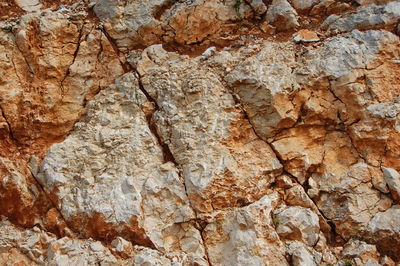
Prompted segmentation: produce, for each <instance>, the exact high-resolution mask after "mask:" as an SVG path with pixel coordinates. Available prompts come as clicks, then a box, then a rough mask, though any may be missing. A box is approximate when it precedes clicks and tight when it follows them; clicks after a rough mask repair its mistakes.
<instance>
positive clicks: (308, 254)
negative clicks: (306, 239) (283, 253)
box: [287, 241, 321, 266]
mask: <svg viewBox="0 0 400 266" xmlns="http://www.w3.org/2000/svg"><path fill="white" fill-rule="evenodd" d="M287 253H288V254H289V255H290V256H291V258H292V263H293V265H296V266H300V265H312V266H314V265H320V263H321V255H320V254H318V253H316V252H315V251H314V252H313V251H312V250H310V249H309V248H308V247H307V246H306V245H304V244H303V243H301V242H297V241H293V242H291V243H290V245H289V247H288V250H287Z"/></svg>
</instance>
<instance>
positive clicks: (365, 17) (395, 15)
mask: <svg viewBox="0 0 400 266" xmlns="http://www.w3.org/2000/svg"><path fill="white" fill-rule="evenodd" d="M399 18H400V3H399V2H398V1H394V2H390V3H388V4H386V5H381V6H376V5H370V6H361V7H359V8H358V9H357V10H356V12H354V13H348V14H344V15H342V16H340V17H339V16H336V15H332V16H330V17H328V18H327V19H326V20H325V21H324V23H323V24H322V25H321V27H322V28H325V29H327V32H328V34H338V33H342V32H348V31H351V30H354V29H359V30H363V29H371V28H378V27H388V26H392V25H394V24H395V23H397V21H398V20H399Z"/></svg>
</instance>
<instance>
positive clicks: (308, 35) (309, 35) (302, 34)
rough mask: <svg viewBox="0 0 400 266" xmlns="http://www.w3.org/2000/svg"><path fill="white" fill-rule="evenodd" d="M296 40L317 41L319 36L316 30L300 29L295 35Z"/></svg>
mask: <svg viewBox="0 0 400 266" xmlns="http://www.w3.org/2000/svg"><path fill="white" fill-rule="evenodd" d="M293 39H294V41H295V42H317V41H319V37H318V35H317V34H316V33H315V32H312V31H309V30H305V29H303V30H299V31H298V32H296V34H295V35H294V37H293Z"/></svg>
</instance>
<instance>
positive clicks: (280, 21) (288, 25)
mask: <svg viewBox="0 0 400 266" xmlns="http://www.w3.org/2000/svg"><path fill="white" fill-rule="evenodd" d="M266 21H267V22H268V23H270V24H272V25H274V26H275V27H276V28H277V30H278V31H282V30H288V29H293V28H295V27H297V26H299V25H300V24H299V23H298V21H297V12H296V10H295V9H294V8H293V7H292V6H291V5H290V4H289V2H288V1H287V0H273V1H272V3H271V5H270V6H269V7H268V11H267V15H266Z"/></svg>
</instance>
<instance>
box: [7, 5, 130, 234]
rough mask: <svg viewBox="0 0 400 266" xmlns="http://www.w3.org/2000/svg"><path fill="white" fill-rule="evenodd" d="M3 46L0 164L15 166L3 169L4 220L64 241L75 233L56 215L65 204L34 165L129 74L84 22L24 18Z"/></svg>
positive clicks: (88, 22)
mask: <svg viewBox="0 0 400 266" xmlns="http://www.w3.org/2000/svg"><path fill="white" fill-rule="evenodd" d="M64 2H65V1H64ZM64 2H62V3H64ZM69 2H70V1H69ZM69 2H68V3H69ZM65 3H67V2H65ZM53 4H54V3H53ZM60 4H61V2H60ZM83 14H84V13H83ZM0 39H1V42H0V52H1V54H2V55H3V56H2V57H1V58H0V65H1V70H2V72H1V73H2V75H1V77H0V107H1V111H0V159H1V157H2V158H8V159H10V160H12V163H7V164H6V165H5V164H4V163H0V164H1V165H0V168H1V169H0V179H1V180H0V184H1V185H0V199H1V202H2V203H1V204H0V214H1V215H5V216H6V217H8V218H9V219H10V220H11V221H12V222H14V223H17V224H19V225H22V226H28V227H29V226H33V225H34V224H36V223H39V224H41V225H42V226H44V227H45V228H47V230H49V231H51V232H53V233H56V234H57V235H59V236H63V235H65V234H66V233H67V232H68V231H69V230H68V229H67V225H66V224H65V222H64V221H63V219H62V217H61V215H60V214H59V213H57V211H56V209H54V208H53V207H54V205H53V204H52V201H53V202H54V203H55V204H57V200H56V198H55V197H51V193H50V195H46V193H44V191H43V190H42V189H41V187H40V185H39V184H38V183H37V181H36V180H35V179H34V177H33V176H32V175H31V173H30V171H29V170H28V168H27V162H28V161H29V159H30V156H31V155H36V156H38V157H39V160H40V158H41V157H42V156H44V154H45V153H46V151H47V148H48V147H49V146H50V145H52V144H53V143H55V142H58V141H61V140H62V139H63V138H65V136H66V135H67V134H68V132H69V131H70V130H71V129H72V127H73V125H74V123H75V122H76V121H77V120H79V119H80V118H81V117H82V115H83V114H84V112H85V104H86V101H87V100H89V99H91V98H92V97H94V95H96V93H97V92H98V91H99V90H101V89H103V88H104V87H107V86H108V85H109V84H110V83H112V82H113V81H114V79H115V78H116V77H118V76H119V75H121V74H122V73H123V69H122V67H121V65H120V62H119V59H118V56H117V55H116V53H115V51H114V49H113V48H112V46H111V44H110V43H109V41H108V40H107V38H106V36H105V35H104V34H103V33H102V32H101V31H100V30H98V29H95V25H93V24H92V22H91V20H90V19H88V20H85V16H84V15H83V16H82V15H81V16H75V15H74V14H72V15H71V14H70V15H68V14H65V11H64V13H62V14H61V13H56V12H49V11H46V12H45V13H43V14H36V15H32V16H30V17H23V18H22V19H21V21H20V22H19V24H18V25H17V26H15V27H14V28H13V29H12V32H6V31H1V32H0ZM2 162H3V161H2ZM13 171H14V172H16V173H17V172H18V173H17V174H14V173H12V172H13ZM15 176H18V179H16V178H15ZM51 208H53V209H51ZM50 209H51V210H50Z"/></svg>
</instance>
